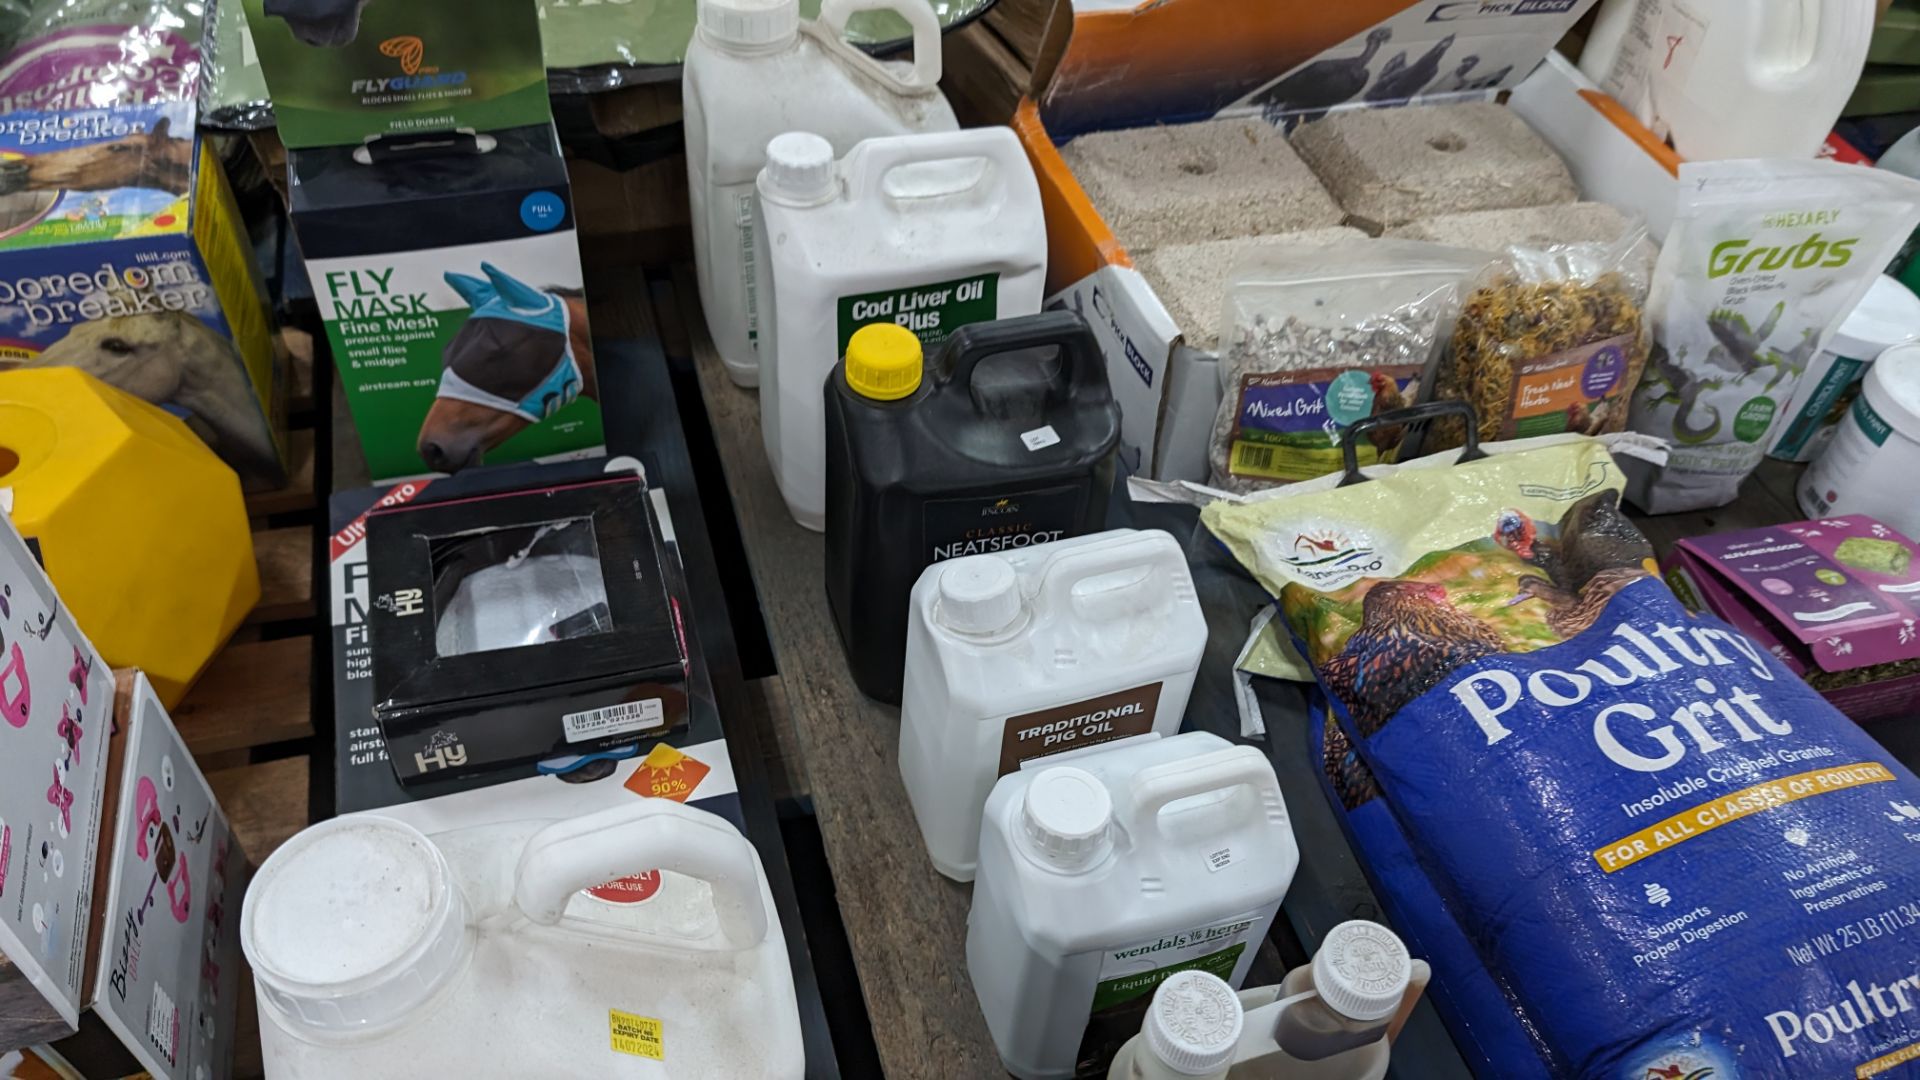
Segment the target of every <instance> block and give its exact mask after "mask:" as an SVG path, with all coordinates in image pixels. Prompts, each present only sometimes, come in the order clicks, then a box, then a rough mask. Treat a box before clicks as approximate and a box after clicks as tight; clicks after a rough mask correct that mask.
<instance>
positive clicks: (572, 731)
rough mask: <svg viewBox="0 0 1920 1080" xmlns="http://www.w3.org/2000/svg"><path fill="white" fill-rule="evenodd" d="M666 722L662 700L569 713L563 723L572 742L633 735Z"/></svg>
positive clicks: (569, 740)
mask: <svg viewBox="0 0 1920 1080" xmlns="http://www.w3.org/2000/svg"><path fill="white" fill-rule="evenodd" d="M666 722H667V710H666V707H665V706H663V705H661V704H660V699H659V698H648V699H647V700H645V701H623V702H621V703H620V704H618V705H608V706H606V707H605V708H601V709H588V710H587V711H585V712H576V713H568V714H566V715H565V716H562V717H561V718H560V723H561V724H562V725H563V726H564V727H565V728H566V729H567V741H568V742H583V741H585V740H587V739H598V738H601V737H603V736H606V735H624V734H626V733H627V732H629V731H646V730H648V729H649V728H657V727H659V726H660V725H662V724H664V723H666Z"/></svg>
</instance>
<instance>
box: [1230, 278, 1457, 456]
mask: <svg viewBox="0 0 1920 1080" xmlns="http://www.w3.org/2000/svg"><path fill="white" fill-rule="evenodd" d="M1485 262H1486V256H1484V255H1480V254H1478V253H1475V252H1471V251H1463V250H1460V249H1458V248H1449V247H1442V246H1440V245H1437V244H1427V243H1421V242H1419V241H1413V240H1374V241H1370V242H1368V243H1365V244H1358V245H1346V246H1334V247H1321V246H1318V245H1315V246H1307V245H1289V246H1274V247H1266V248H1262V249H1260V250H1257V251H1255V252H1253V253H1251V254H1249V255H1247V256H1246V257H1244V258H1243V259H1242V260H1241V262H1239V263H1238V264H1237V265H1236V266H1235V267H1234V269H1233V272H1232V274H1231V276H1230V278H1229V281H1228V286H1227V292H1226V311H1225V313H1224V316H1223V320H1222V323H1221V325H1222V327H1223V329H1222V332H1221V336H1220V346H1219V350H1220V374H1221V401H1220V411H1219V414H1218V416H1216V418H1215V420H1214V426H1213V444H1212V454H1211V462H1212V474H1213V483H1214V485H1215V486H1217V487H1223V488H1226V489H1228V490H1232V491H1237V492H1249V491H1257V490H1260V489H1263V488H1269V487H1273V486H1275V485H1278V484H1287V483H1293V482H1295V481H1300V480H1311V479H1313V478H1314V477H1316V476H1323V475H1325V474H1327V473H1330V472H1334V471H1336V470H1338V469H1339V468H1340V461H1341V457H1340V433H1341V432H1342V431H1343V430H1344V429H1345V428H1346V427H1348V426H1349V425H1351V424H1353V423H1354V422H1355V421H1357V420H1361V419H1364V418H1366V417H1369V416H1374V415H1376V414H1378V413H1382V412H1385V411H1388V410H1390V409H1398V408H1402V407H1404V406H1407V405H1411V404H1414V403H1415V402H1416V401H1418V400H1420V398H1421V395H1422V393H1423V392H1424V391H1425V390H1426V389H1427V388H1430V387H1431V386H1432V385H1433V368H1434V364H1435V363H1436V362H1437V361H1438V359H1439V353H1440V348H1441V346H1442V345H1443V344H1444V342H1445V339H1446V335H1447V332H1448V330H1449V328H1450V327H1451V326H1452V325H1453V318H1454V315H1455V313H1456V312H1457V311H1458V310H1459V295H1460V285H1461V283H1462V282H1463V281H1465V280H1467V279H1468V278H1470V277H1471V276H1472V275H1473V274H1474V272H1475V271H1476V270H1477V269H1478V268H1479V267H1480V266H1481V265H1483V264H1484V263H1485ZM1402 434H1403V433H1402V430H1401V429H1399V428H1377V429H1374V430H1373V431H1370V432H1368V437H1367V439H1365V440H1364V441H1363V443H1362V446H1361V447H1360V460H1361V462H1362V463H1363V464H1372V463H1374V462H1377V461H1392V460H1394V459H1395V458H1396V457H1397V455H1398V453H1399V450H1400V442H1401V438H1402Z"/></svg>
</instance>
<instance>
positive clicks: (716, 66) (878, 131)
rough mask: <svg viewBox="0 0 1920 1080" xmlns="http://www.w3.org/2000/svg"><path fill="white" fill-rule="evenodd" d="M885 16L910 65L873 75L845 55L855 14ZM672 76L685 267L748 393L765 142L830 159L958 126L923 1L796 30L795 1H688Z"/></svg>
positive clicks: (840, 8)
mask: <svg viewBox="0 0 1920 1080" xmlns="http://www.w3.org/2000/svg"><path fill="white" fill-rule="evenodd" d="M868 10H872V11H893V12H897V13H898V14H899V15H900V16H901V17H902V18H904V19H905V20H906V21H907V23H908V25H910V26H911V27H912V28H913V62H912V63H911V64H910V65H909V64H902V63H882V62H879V61H876V60H874V59H873V58H872V57H870V56H868V55H867V54H866V53H864V52H861V51H860V50H859V49H856V48H854V47H853V46H852V45H849V44H848V43H847V41H846V25H847V19H848V17H849V16H851V15H852V14H854V13H855V12H859V11H868ZM697 19H698V29H697V30H696V31H695V33H694V38H693V41H692V43H691V44H689V45H688V46H687V59H686V63H685V64H684V65H683V67H682V69H681V96H682V101H683V106H684V108H685V111H686V116H685V127H686V138H687V191H688V196H689V198H690V200H691V202H692V216H693V257H694V272H695V277H696V278H697V280H698V282H699V288H700V304H701V307H702V309H703V310H704V311H705V312H706V320H707V330H708V333H709V334H711V335H712V337H713V343H714V347H715V348H716V349H718V350H719V352H720V358H721V360H723V361H724V362H725V363H726V368H727V375H728V376H729V377H730V378H732V379H733V381H734V382H735V383H737V384H738V385H741V386H755V385H758V383H759V377H760V376H759V361H758V359H757V358H756V356H755V347H756V342H757V340H758V339H759V337H760V336H762V335H763V333H764V327H762V326H761V321H762V320H761V317H760V310H759V303H758V300H759V298H758V297H756V295H755V293H754V288H755V286H754V268H755V264H756V263H757V262H759V261H760V260H761V259H763V258H764V257H765V254H766V241H765V238H764V236H762V235H760V234H758V233H756V231H755V225H754V221H755V212H754V197H755V196H754V177H755V176H757V175H758V174H759V172H760V167H761V166H762V165H764V164H765V163H766V148H767V141H768V140H769V139H772V138H773V137H774V136H775V135H778V134H780V133H781V132H783V131H795V130H801V131H811V132H815V133H817V134H819V135H820V136H821V137H823V138H825V139H826V140H827V142H828V143H829V144H830V145H831V146H832V147H833V149H834V153H835V155H836V156H837V155H841V154H845V153H846V152H847V151H849V150H852V149H853V147H854V145H855V144H856V143H858V142H860V140H862V139H867V138H872V137H874V136H877V135H902V134H906V133H909V132H915V131H952V130H954V129H955V128H957V127H958V126H959V125H958V123H957V122H956V121H955V120H954V117H953V108H952V107H951V106H949V105H948V104H947V99H946V98H945V96H943V95H942V94H941V93H940V90H939V83H940V70H941V68H940V58H941V52H940V22H939V19H938V17H937V16H935V15H934V13H933V8H932V6H931V5H930V4H928V3H927V0H824V2H823V3H822V4H821V5H820V19H819V21H818V22H803V21H802V20H801V18H800V5H799V2H798V0H699V3H698V5H697Z"/></svg>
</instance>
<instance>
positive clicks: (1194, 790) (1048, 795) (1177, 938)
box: [967, 731, 1300, 1080]
mask: <svg viewBox="0 0 1920 1080" xmlns="http://www.w3.org/2000/svg"><path fill="white" fill-rule="evenodd" d="M1299 863H1300V851H1299V848H1298V847H1297V846H1296V845H1295V843H1294V839H1293V828H1292V824H1291V822H1290V821H1289V819H1288V817H1287V807H1286V802H1285V801H1284V800H1283V799H1282V797H1281V794H1280V782H1279V781H1278V780H1277V779H1276V778H1275V777H1274V772H1273V766H1272V764H1271V763H1269V762H1268V761H1267V758H1266V755H1265V754H1263V753H1262V752H1261V751H1259V750H1256V749H1254V748H1252V747H1249V746H1233V745H1231V744H1229V743H1228V742H1227V741H1226V740H1225V739H1222V738H1220V737H1219V736H1217V735H1212V734H1209V733H1207V732H1203V731H1194V732H1188V733H1187V734H1184V735H1175V736H1173V737H1172V738H1164V739H1161V738H1154V739H1142V740H1139V741H1136V742H1132V743H1129V744H1127V745H1125V746H1116V747H1111V748H1105V749H1099V750H1093V751H1089V752H1087V753H1083V754H1075V755H1073V756H1072V757H1070V758H1066V759H1063V760H1061V761H1060V762H1059V763H1058V764H1055V763H1054V762H1040V763H1036V764H1034V765H1030V766H1028V767H1027V768H1024V769H1021V770H1020V771H1018V772H1016V773H1013V774H1012V775H1009V776H1006V777H1003V778H1002V779H1001V780H1000V782H999V783H998V784H996V785H995V786H994V789H993V794H992V796H991V797H990V798H988V800H987V806H986V814H985V816H984V818H983V819H982V821H981V823H980V879H979V881H978V883H976V884H975V886H974V889H973V909H972V911H971V912H970V913H969V914H968V916H967V973H968V974H969V975H970V976H972V978H973V989H974V993H975V994H976V995H977V996H978V997H979V999H980V1011H981V1012H982V1013H984V1014H985V1015H986V1019H987V1030H988V1031H989V1032H991V1033H992V1035H993V1042H994V1046H995V1047H996V1048H997V1049H998V1050H999V1052H1000V1060H1001V1062H1002V1063H1003V1064H1004V1065H1006V1067H1007V1071H1008V1072H1010V1073H1012V1074H1013V1075H1015V1076H1017V1077H1019V1078H1020V1080H1053V1078H1064V1077H1069V1076H1076V1075H1081V1076H1084V1075H1086V1074H1087V1073H1088V1072H1089V1071H1090V1070H1093V1069H1096V1068H1104V1067H1105V1066H1106V1064H1107V1063H1108V1062H1109V1061H1110V1060H1112V1058H1113V1057H1114V1055H1115V1053H1116V1052H1117V1051H1118V1050H1119V1049H1120V1048H1121V1046H1123V1045H1124V1044H1125V1043H1126V1042H1127V1040H1128V1039H1130V1038H1132V1037H1133V1036H1134V1035H1136V1034H1138V1033H1139V1031H1140V1029H1141V1022H1142V1020H1143V1019H1144V1018H1145V1016H1146V1013H1147V1007H1148V1005H1149V1004H1150V1002H1151V1001H1152V999H1153V996H1154V993H1155V991H1156V990H1157V989H1158V987H1159V985H1160V983H1161V982H1162V981H1164V980H1165V979H1167V978H1168V977H1169V976H1171V975H1173V974H1174V973H1176V972H1180V971H1189V970H1198V971H1205V972H1209V973H1211V974H1213V975H1216V976H1218V977H1219V978H1221V979H1224V980H1226V982H1227V983H1228V984H1229V985H1231V986H1238V985H1240V983H1241V981H1242V980H1243V979H1245V978H1246V975H1247V969H1248V968H1249V967H1251V966H1252V964H1253V956H1254V953H1255V951H1256V950H1257V949H1258V948H1259V945H1260V941H1261V939H1262V938H1264V937H1265V936H1266V933H1267V928H1268V926H1269V924H1271V923H1272V922H1273V915H1274V912H1275V911H1277V910H1278V909H1279V907H1280V900H1281V898H1282V897H1283V896H1285V895H1286V892H1287V887H1288V886H1289V885H1291V884H1292V882H1293V872H1294V870H1295V868H1297V867H1298V866H1299ZM1279 1075H1285V1074H1279Z"/></svg>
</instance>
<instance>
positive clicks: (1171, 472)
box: [1013, 0, 1593, 481]
mask: <svg viewBox="0 0 1920 1080" xmlns="http://www.w3.org/2000/svg"><path fill="white" fill-rule="evenodd" d="M1592 2H1593V0H1524V2H1518V3H1516V2H1513V0H1380V2H1369V3H1360V4H1338V5H1318V6H1314V5H1304V4H1269V5H1251V6H1249V5H1238V6H1236V5H1232V4H1225V3H1222V2H1221V0H1167V2H1164V3H1156V4H1140V3H1116V2H1113V0H1072V2H1071V3H1070V4H1062V5H1060V6H1059V7H1058V8H1057V9H1056V10H1055V13H1054V15H1053V19H1054V20H1055V22H1058V21H1059V20H1061V19H1067V20H1069V21H1070V23H1071V30H1070V32H1069V33H1064V34H1062V33H1057V32H1055V30H1054V28H1053V27H1052V26H1050V27H1049V29H1048V32H1047V33H1046V34H1045V39H1044V41H1043V42H1042V55H1041V56H1040V57H1039V59H1038V60H1037V62H1036V63H1035V64H1034V71H1035V73H1036V74H1035V81H1034V84H1033V85H1032V86H1031V87H1029V88H1028V93H1029V100H1027V101H1023V102H1022V103H1021V105H1020V108H1019V110H1018V111H1017V113H1016V114H1015V117H1014V120H1013V128H1014V130H1015V132H1016V133H1018V134H1019V136H1020V139H1021V142H1022V143H1023V144H1024V145H1025V146H1026V149H1027V153H1028V156H1029V157H1030V158H1031V159H1032V161H1033V165H1034V172H1035V174H1036V176H1037V178H1038V180H1039V183H1040V197H1041V202H1042V205H1043V206H1044V208H1045V211H1046V218H1047V304H1048V306H1049V307H1065V308H1071V309H1073V310H1075V311H1079V312H1080V313H1081V314H1083V315H1084V316H1085V317H1086V320H1087V323H1088V325H1090V326H1091V327H1092V328H1093V331H1094V333H1095V335H1096V336H1098V337H1099V338H1100V343H1101V347H1102V349H1103V351H1104V352H1105V354H1106V358H1107V374H1108V378H1109V380H1110V381H1111V382H1112V384H1113V394H1114V398H1115V399H1116V400H1118V401H1119V402H1120V407H1121V412H1122V420H1121V430H1120V461H1121V463H1122V465H1124V466H1125V467H1126V469H1127V470H1128V471H1129V472H1131V473H1134V474H1138V475H1142V476H1147V477H1151V478H1153V479H1161V480H1199V481H1204V480H1206V478H1207V475H1208V469H1207V441H1208V437H1209V433H1210V431H1211V428H1212V424H1213V419H1214V416H1215V413H1216V412H1217V410H1218V407H1219V403H1220V384H1219V373H1218V358H1217V357H1216V356H1215V355H1214V353H1213V352H1212V351H1211V350H1210V349H1208V348H1206V347H1203V346H1202V345H1201V344H1200V342H1199V339H1200V338H1203V337H1207V336H1209V335H1208V332H1209V331H1211V330H1212V328H1211V327H1207V328H1196V327H1192V326H1182V325H1180V324H1179V322H1178V321H1177V320H1176V319H1175V317H1174V316H1173V315H1172V314H1170V313H1169V311H1168V310H1167V307H1166V305H1165V304H1164V303H1162V299H1161V298H1160V297H1159V296H1157V295H1155V293H1154V290H1153V287H1152V286H1151V285H1149V284H1148V283H1147V281H1146V279H1145V278H1143V277H1142V276H1141V274H1140V272H1139V271H1138V270H1137V269H1135V267H1134V261H1133V256H1132V254H1131V253H1130V252H1129V251H1128V250H1127V248H1126V246H1125V238H1124V237H1117V236H1116V235H1115V233H1114V229H1113V227H1112V224H1111V223H1110V222H1108V221H1106V220H1105V219H1104V218H1103V217H1102V215H1101V213H1100V211H1099V210H1098V209H1097V208H1096V206H1095V204H1094V201H1093V200H1092V199H1091V198H1090V197H1089V195H1088V193H1087V191H1086V190H1085V189H1084V188H1083V187H1082V185H1081V179H1080V178H1079V177H1078V176H1076V175H1075V173H1074V171H1073V169H1072V167H1071V166H1069V165H1068V163H1067V161H1066V160H1065V159H1064V158H1063V157H1062V156H1061V153H1060V150H1059V148H1058V147H1059V145H1060V144H1062V143H1066V142H1068V141H1069V140H1071V139H1073V138H1074V137H1077V136H1079V135H1082V134H1084V133H1087V132H1090V131H1102V130H1113V129H1124V128H1137V127H1145V126H1150V125H1153V124H1159V123H1167V124H1177V123H1185V122H1190V121H1197V120H1205V119H1208V118H1214V117H1235V116H1246V117H1260V118H1263V119H1265V120H1266V121H1268V122H1271V123H1274V124H1276V125H1279V126H1281V127H1282V128H1284V129H1288V130H1290V129H1292V128H1293V127H1294V126H1295V125H1297V124H1300V123H1305V122H1308V121H1311V120H1314V119H1317V118H1319V117H1321V116H1324V115H1325V114H1326V113H1328V112H1331V111H1335V110H1339V109H1354V108H1377V107H1385V106H1393V105H1400V104H1405V103H1407V102H1410V101H1418V102H1422V103H1439V102H1458V101H1471V100H1485V99H1490V98H1491V97H1492V96H1494V95H1495V94H1498V93H1500V92H1501V91H1504V90H1508V89H1510V88H1512V87H1513V86H1515V85H1516V84H1518V83H1519V82H1520V81H1521V80H1523V79H1524V78H1526V76H1527V74H1528V73H1529V72H1530V71H1532V70H1533V69H1534V68H1535V67H1536V66H1537V65H1538V64H1539V63H1540V60H1541V58H1542V57H1543V56H1545V55H1546V54H1547V53H1548V51H1549V50H1551V49H1552V47H1553V43H1554V42H1555V41H1557V40H1559V38H1560V37H1561V35H1562V34H1564V33H1566V31H1567V29H1568V28H1569V27H1570V26H1572V25H1573V23H1574V22H1575V21H1577V20H1578V19H1579V18H1580V16H1581V15H1582V14H1584V13H1585V12H1586V10H1587V9H1588V8H1589V7H1591V6H1592ZM1243 7H1245V8H1249V10H1245V11H1243V10H1241V8H1243ZM1229 9H1231V12H1232V14H1231V16H1229V15H1228V14H1226V12H1228V11H1229ZM1194 183H1195V184H1196V185H1202V184H1205V183H1206V180H1205V177H1204V175H1202V176H1200V177H1198V178H1196V179H1195V181H1194ZM1196 239H1199V238H1196Z"/></svg>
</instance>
